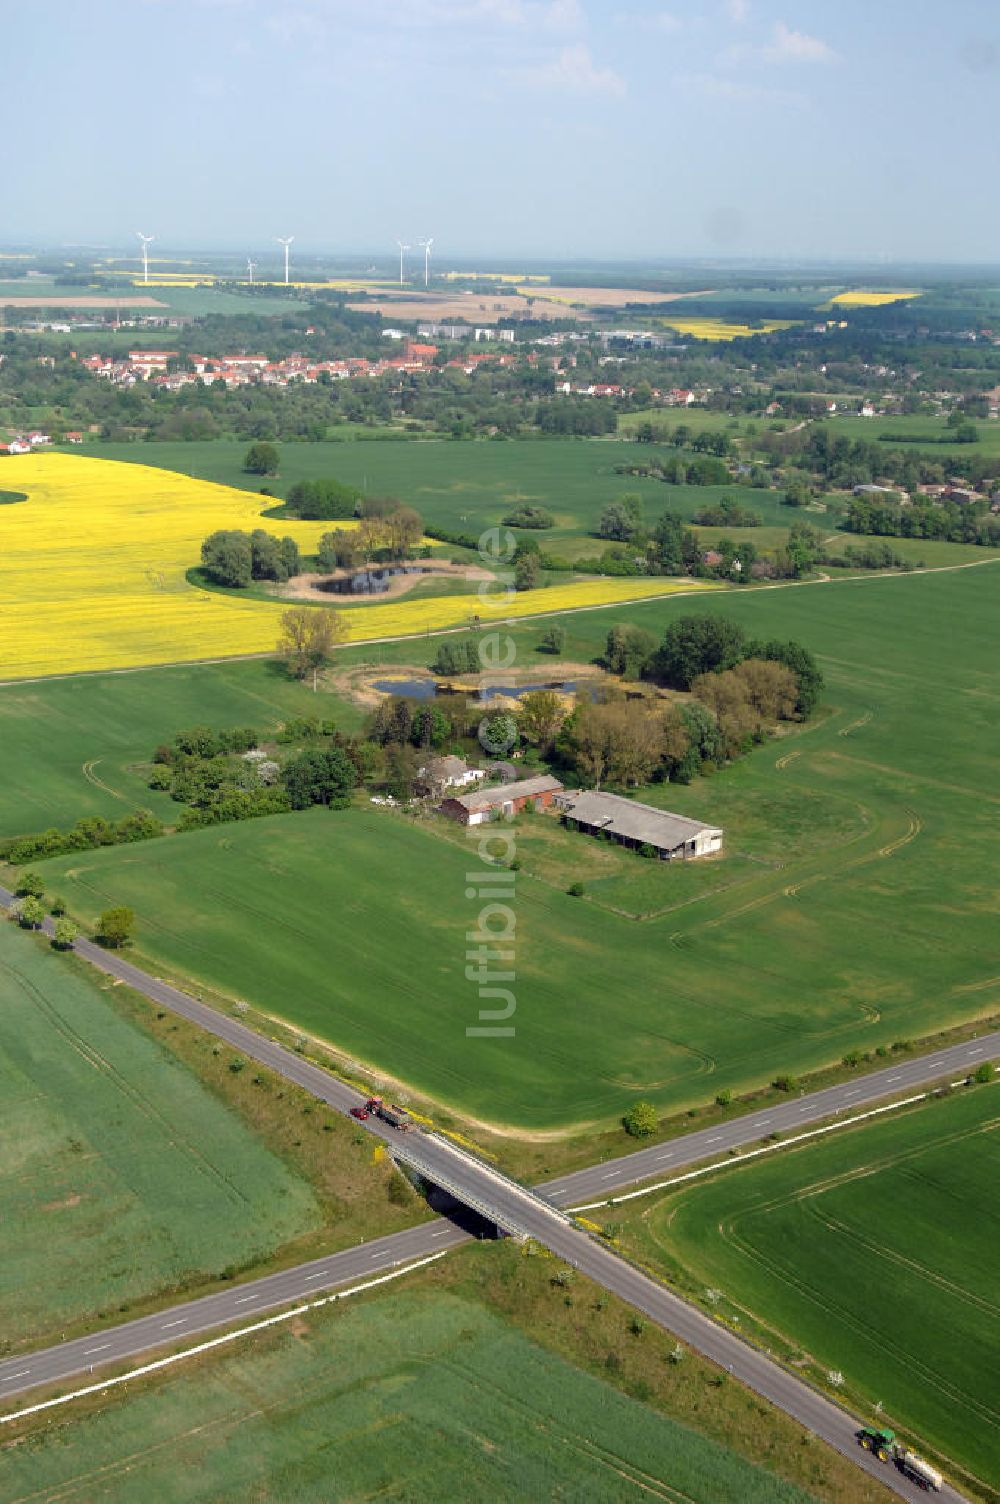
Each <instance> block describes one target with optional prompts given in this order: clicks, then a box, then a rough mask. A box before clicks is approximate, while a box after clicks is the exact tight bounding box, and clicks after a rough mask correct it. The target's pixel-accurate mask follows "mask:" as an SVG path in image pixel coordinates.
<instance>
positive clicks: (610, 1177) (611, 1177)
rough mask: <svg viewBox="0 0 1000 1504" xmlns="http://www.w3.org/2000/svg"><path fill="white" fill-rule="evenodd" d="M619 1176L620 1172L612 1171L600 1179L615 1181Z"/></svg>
mask: <svg viewBox="0 0 1000 1504" xmlns="http://www.w3.org/2000/svg"><path fill="white" fill-rule="evenodd" d="M620 1174H621V1171H620V1170H612V1171H611V1174H610V1175H602V1176H601V1179H602V1180H617V1179H618V1176H619V1175H620Z"/></svg>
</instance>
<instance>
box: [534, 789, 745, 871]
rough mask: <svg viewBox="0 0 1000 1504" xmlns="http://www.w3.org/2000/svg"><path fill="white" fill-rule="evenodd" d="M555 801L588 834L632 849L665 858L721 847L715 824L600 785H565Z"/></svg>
mask: <svg viewBox="0 0 1000 1504" xmlns="http://www.w3.org/2000/svg"><path fill="white" fill-rule="evenodd" d="M555 803H556V806H557V808H558V809H559V810H560V811H561V812H562V814H563V815H564V817H565V819H566V820H567V822H569V823H572V824H573V825H575V826H576V827H577V828H578V829H579V830H583V831H586V832H587V833H588V835H606V836H610V837H611V839H612V840H614V841H618V842H619V843H620V844H621V845H622V846H631V847H632V848H634V849H635V850H639V849H641V848H642V847H648V848H651V849H652V850H653V851H655V853H656V855H657V856H658V857H659V858H660V859H661V860H662V861H666V862H670V861H678V860H689V859H690V858H691V857H698V856H711V855H713V854H714V853H715V852H719V851H721V850H722V831H721V830H720V828H719V827H718V826H717V825H706V824H704V823H703V822H702V821H701V820H689V819H688V818H687V817H686V816H685V815H674V814H671V813H670V812H669V811H668V810H665V809H656V808H655V806H654V805H652V804H640V802H639V800H638V799H624V798H622V796H621V795H620V794H605V793H603V792H601V790H599V789H581V790H574V789H567V790H566V791H565V792H564V793H562V794H557V795H556V799H555Z"/></svg>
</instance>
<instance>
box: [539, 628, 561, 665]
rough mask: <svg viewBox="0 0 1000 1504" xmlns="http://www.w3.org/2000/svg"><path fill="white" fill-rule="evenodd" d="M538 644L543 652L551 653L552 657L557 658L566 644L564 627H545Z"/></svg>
mask: <svg viewBox="0 0 1000 1504" xmlns="http://www.w3.org/2000/svg"><path fill="white" fill-rule="evenodd" d="M538 645H539V647H540V648H541V649H542V651H543V652H544V653H551V654H552V656H553V657H554V658H558V657H559V655H560V654H561V653H562V650H563V648H564V647H565V646H566V628H565V627H546V628H545V631H544V632H543V633H542V635H541V638H540V640H539V644H538Z"/></svg>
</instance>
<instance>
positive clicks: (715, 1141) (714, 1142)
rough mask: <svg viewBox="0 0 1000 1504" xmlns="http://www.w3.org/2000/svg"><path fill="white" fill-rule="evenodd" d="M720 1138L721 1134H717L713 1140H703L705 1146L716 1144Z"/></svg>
mask: <svg viewBox="0 0 1000 1504" xmlns="http://www.w3.org/2000/svg"><path fill="white" fill-rule="evenodd" d="M721 1137H722V1134H721V1133H717V1134H716V1135H715V1137H714V1138H707V1139H706V1140H705V1142H706V1144H717V1143H718V1142H719V1139H720V1138H721Z"/></svg>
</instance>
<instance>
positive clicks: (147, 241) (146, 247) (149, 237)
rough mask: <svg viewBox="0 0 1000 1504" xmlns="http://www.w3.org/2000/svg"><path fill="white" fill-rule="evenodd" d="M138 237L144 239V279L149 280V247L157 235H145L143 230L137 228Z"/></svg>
mask: <svg viewBox="0 0 1000 1504" xmlns="http://www.w3.org/2000/svg"><path fill="white" fill-rule="evenodd" d="M135 233H136V238H137V239H138V240H141V241H142V280H143V281H144V282H148V281H149V248H150V246H151V245H152V243H153V241H154V240H155V239H156V236H155V235H144V234H143V233H142V231H141V230H136V232H135Z"/></svg>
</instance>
